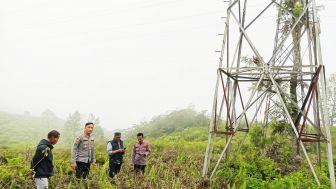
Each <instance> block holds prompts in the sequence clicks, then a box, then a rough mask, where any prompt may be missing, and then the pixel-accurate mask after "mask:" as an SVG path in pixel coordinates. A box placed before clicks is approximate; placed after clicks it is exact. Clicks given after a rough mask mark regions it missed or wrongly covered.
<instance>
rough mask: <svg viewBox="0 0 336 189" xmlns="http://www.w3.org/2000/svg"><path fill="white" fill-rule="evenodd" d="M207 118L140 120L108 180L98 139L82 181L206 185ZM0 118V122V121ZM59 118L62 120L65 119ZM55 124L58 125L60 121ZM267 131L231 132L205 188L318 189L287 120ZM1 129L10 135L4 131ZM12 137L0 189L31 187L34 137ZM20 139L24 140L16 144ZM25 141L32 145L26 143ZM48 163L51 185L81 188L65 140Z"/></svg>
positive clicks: (185, 113) (322, 172)
mask: <svg viewBox="0 0 336 189" xmlns="http://www.w3.org/2000/svg"><path fill="white" fill-rule="evenodd" d="M5 115H6V116H7V120H12V119H17V117H18V116H17V115H12V114H6V113H2V117H6V116H5ZM19 117H20V116H19ZM31 119H32V120H31V121H30V122H28V123H34V124H32V125H30V126H29V125H27V126H29V128H30V130H31V131H33V130H35V128H40V127H41V126H42V125H38V124H37V123H38V122H39V121H41V120H40V119H42V118H37V117H35V118H31ZM208 119H209V118H208V117H207V116H206V115H205V112H202V113H199V112H196V111H194V110H191V109H184V110H179V111H173V112H171V113H170V114H167V115H161V116H158V117H155V118H153V120H151V121H149V122H148V123H146V124H144V123H142V124H141V127H135V128H133V130H128V132H129V133H128V135H129V137H128V138H127V139H126V140H125V143H126V146H127V149H128V150H127V153H126V155H125V162H124V164H123V167H122V171H121V173H120V174H118V175H117V177H116V179H115V180H114V183H111V180H110V179H109V177H108V173H107V171H108V156H107V154H106V152H105V144H106V142H107V140H108V139H106V138H101V139H100V140H99V141H98V142H97V143H96V154H97V162H98V165H97V167H95V168H92V170H91V173H90V177H89V179H88V181H87V184H88V185H89V188H208V183H207V182H206V181H204V180H203V179H202V177H201V170H202V165H203V159H204V152H205V145H206V140H207V132H208V123H207V121H208ZM0 121H1V123H3V120H0ZM59 121H60V123H63V124H65V121H62V120H59ZM19 123H20V122H16V126H17V128H20V125H19ZM22 123H25V124H26V122H22ZM7 124H8V123H7ZM170 127H171V128H173V129H166V128H170ZM59 128H63V126H62V125H60V126H59ZM155 128H156V129H155ZM45 129H46V130H48V129H50V128H48V127H47V128H45ZM14 130H15V129H14ZM9 131H11V130H9ZM138 131H142V132H144V133H145V135H146V136H147V140H148V141H149V142H150V143H151V146H152V153H151V155H150V158H149V160H148V166H147V169H146V172H145V174H144V176H135V175H134V173H133V171H132V165H131V162H130V156H131V154H130V150H129V149H132V144H133V143H134V142H135V137H133V136H134V135H133V134H134V133H135V132H138ZM268 132H269V133H270V136H271V137H268V138H264V137H263V131H262V129H261V127H260V126H258V125H256V126H254V128H253V129H252V130H251V131H250V134H249V135H248V138H247V140H246V142H245V144H243V145H241V146H240V142H241V141H242V140H243V138H244V135H243V134H237V135H236V137H235V140H234V142H233V146H232V149H231V151H230V153H231V154H230V156H229V157H228V158H227V159H226V160H224V161H223V163H221V164H220V167H219V169H218V171H217V172H216V173H215V176H214V177H213V180H212V183H211V186H210V188H281V189H282V188H318V187H317V185H316V183H315V181H314V179H313V177H312V174H311V172H310V171H309V169H308V167H307V163H306V162H305V159H303V158H302V157H300V156H294V155H293V153H292V151H293V149H292V148H293V146H292V145H291V144H292V141H291V140H292V139H291V133H290V129H288V124H286V123H277V122H273V123H272V124H271V125H270V127H269V129H268ZM6 133H7V135H13V133H10V132H6ZM132 133H133V134H132ZM2 135H3V136H4V137H7V138H8V139H10V138H12V137H11V136H5V134H4V133H2ZM131 135H132V137H131ZM332 135H333V137H334V138H335V137H336V129H332ZM15 136H17V139H16V143H7V145H2V147H1V148H0V154H1V155H0V188H33V180H32V179H29V178H28V177H27V176H26V173H27V172H28V170H29V164H30V160H31V158H32V155H33V153H34V150H35V145H36V144H35V143H36V137H34V138H32V137H27V136H31V135H30V133H29V132H27V131H26V132H25V134H24V135H22V136H21V135H15ZM42 138H43V137H42ZM22 139H25V141H24V142H22ZM62 139H63V138H61V139H60V141H62ZM29 140H30V141H34V142H35V143H34V144H33V143H32V142H27V141H29ZM20 141H21V142H20ZM224 143H225V140H224V139H223V140H219V141H218V142H217V146H216V147H215V149H214V152H215V157H217V156H218V155H219V154H220V150H221V148H222V147H223V144H224ZM2 144H3V143H2ZM239 146H240V147H239ZM307 148H308V153H310V155H311V157H313V160H314V159H316V158H314V156H313V154H314V145H313V144H308V145H307ZM322 148H323V147H322ZM335 151H336V149H334V152H335ZM54 161H55V162H54V164H55V175H54V176H53V177H52V178H51V186H53V188H82V187H84V183H83V182H77V181H76V179H75V178H74V172H73V170H72V169H71V168H70V147H69V145H68V144H65V143H60V144H57V145H56V147H55V148H54ZM211 166H214V165H213V164H212V165H211ZM315 168H316V170H317V174H318V175H319V178H322V179H321V180H320V181H321V186H320V188H330V185H329V179H328V174H327V163H326V162H325V161H322V164H321V167H318V166H316V167H315Z"/></svg>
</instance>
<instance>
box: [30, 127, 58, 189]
mask: <svg viewBox="0 0 336 189" xmlns="http://www.w3.org/2000/svg"><path fill="white" fill-rule="evenodd" d="M59 137H60V133H59V132H58V131H56V130H52V131H50V132H49V133H48V140H46V139H42V140H41V141H40V143H39V144H38V145H37V148H36V152H35V155H34V157H33V160H32V165H31V169H34V171H35V184H36V188H37V189H47V188H48V183H49V182H48V179H49V177H51V176H53V168H54V167H53V154H52V149H53V148H54V146H53V145H55V144H56V143H57V142H58V139H59Z"/></svg>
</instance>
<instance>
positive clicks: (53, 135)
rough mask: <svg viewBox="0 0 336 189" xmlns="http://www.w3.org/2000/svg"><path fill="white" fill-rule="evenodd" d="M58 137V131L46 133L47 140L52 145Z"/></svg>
mask: <svg viewBox="0 0 336 189" xmlns="http://www.w3.org/2000/svg"><path fill="white" fill-rule="evenodd" d="M59 137H60V133H59V132H58V131H56V130H52V131H50V132H49V133H48V141H49V142H50V143H51V144H52V145H54V144H56V143H57V142H58V139H59Z"/></svg>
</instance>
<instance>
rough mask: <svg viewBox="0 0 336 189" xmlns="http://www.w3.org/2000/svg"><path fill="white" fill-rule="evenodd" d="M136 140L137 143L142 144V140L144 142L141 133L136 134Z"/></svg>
mask: <svg viewBox="0 0 336 189" xmlns="http://www.w3.org/2000/svg"><path fill="white" fill-rule="evenodd" d="M137 139H138V141H139V142H143V140H144V135H143V133H138V134H137Z"/></svg>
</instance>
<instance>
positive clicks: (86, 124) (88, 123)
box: [85, 122, 94, 127]
mask: <svg viewBox="0 0 336 189" xmlns="http://www.w3.org/2000/svg"><path fill="white" fill-rule="evenodd" d="M88 125H93V126H94V124H93V123H92V122H87V123H85V127H87V126H88Z"/></svg>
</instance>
